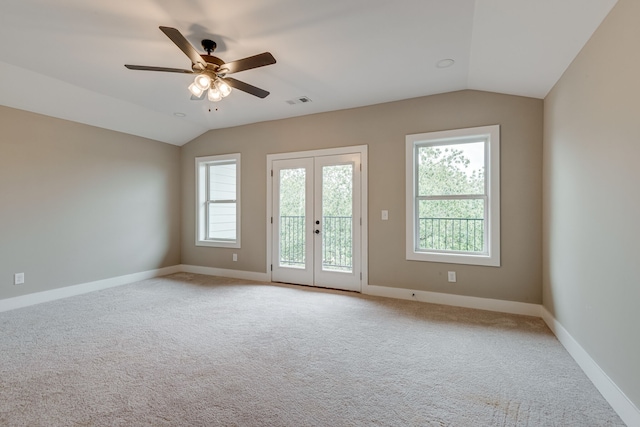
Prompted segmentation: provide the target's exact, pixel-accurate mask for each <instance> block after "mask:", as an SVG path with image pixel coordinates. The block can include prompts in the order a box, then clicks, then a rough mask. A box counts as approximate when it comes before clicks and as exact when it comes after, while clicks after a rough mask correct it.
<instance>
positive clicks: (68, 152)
mask: <svg viewBox="0 0 640 427" xmlns="http://www.w3.org/2000/svg"><path fill="white" fill-rule="evenodd" d="M179 156H180V148H179V147H175V146H172V145H168V144H164V143H160V142H156V141H151V140H147V139H143V138H139V137H135V136H131V135H125V134H122V133H118V132H113V131H108V130H104V129H100V128H95V127H91V126H87V125H83V124H78V123H73V122H68V121H65V120H60V119H55V118H51V117H46V116H41V115H38V114H34V113H29V112H25V111H20V110H15V109H11V108H7V107H0V298H9V297H13V296H18V295H22V294H27V293H32V292H39V291H45V290H49V289H54V288H59V287H64V286H69V285H75V284H79V283H86V282H91V281H95V280H100V279H106V278H112V277H116V276H121V275H125V274H131V273H136V272H141V271H146V270H151V269H156V268H159V267H164V266H170V265H175V264H179V263H180V242H179V235H180V208H179V203H180V193H179V191H180V173H179V169H180V167H179V163H180V160H179V159H180V157H179ZM18 272H24V273H25V275H26V283H25V284H23V285H19V286H14V285H13V274H14V273H18Z"/></svg>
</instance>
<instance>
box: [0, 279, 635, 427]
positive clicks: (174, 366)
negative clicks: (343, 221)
mask: <svg viewBox="0 0 640 427" xmlns="http://www.w3.org/2000/svg"><path fill="white" fill-rule="evenodd" d="M0 327H1V330H2V339H1V341H0V373H1V376H0V394H1V398H0V425H3V426H129V425H148V426H165V425H166V426H580V427H584V426H623V425H624V424H623V422H622V421H621V420H620V418H619V417H618V416H617V415H616V414H615V412H614V411H613V410H612V409H611V407H610V406H609V405H608V404H607V402H606V401H605V400H604V399H603V397H602V396H601V395H600V394H599V393H598V391H597V390H596V389H595V387H594V386H593V385H592V384H591V382H590V381H589V380H588V379H587V377H586V376H585V375H584V373H583V372H582V371H581V370H580V368H579V367H578V366H577V365H576V363H575V362H574V361H573V359H571V357H570V356H569V354H568V353H567V352H566V351H565V350H564V348H563V347H562V346H561V344H560V343H559V342H558V340H557V339H556V338H555V337H554V336H553V334H552V333H551V331H550V330H549V329H548V328H547V327H546V325H545V324H544V322H543V321H542V320H541V319H538V318H533V317H526V316H516V315H508V314H502V313H493V312H487V311H480V310H471V309H463V308H455V307H446V306H439V305H433V304H425V303H421V302H414V301H402V300H393V299H384V298H377V297H369V296H363V295H359V294H354V293H348V292H339V291H329V290H320V289H313V288H306V287H296V286H286V285H274V284H260V283H256V282H248V281H241V280H234V279H227V278H220V277H210V276H202V275H195V274H187V273H179V274H174V275H170V276H166V277H162V278H156V279H151V280H145V281H142V282H138V283H135V284H131V285H126V286H120V287H117V288H112V289H107V290H104V291H99V292H93V293H90V294H86V295H80V296H76V297H72V298H67V299H64V300H59V301H53V302H49V303H44V304H40V305H37V306H32V307H27V308H23V309H18V310H13V311H9V312H5V313H0Z"/></svg>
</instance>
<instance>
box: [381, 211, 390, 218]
mask: <svg viewBox="0 0 640 427" xmlns="http://www.w3.org/2000/svg"><path fill="white" fill-rule="evenodd" d="M381 218H382V220H383V221H388V220H389V211H388V210H383V211H382V214H381Z"/></svg>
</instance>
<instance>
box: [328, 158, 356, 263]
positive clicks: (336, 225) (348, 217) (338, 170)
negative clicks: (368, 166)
mask: <svg viewBox="0 0 640 427" xmlns="http://www.w3.org/2000/svg"><path fill="white" fill-rule="evenodd" d="M352 227H353V165H351V164H347V165H334V166H324V167H323V168H322V269H323V270H331V271H345V272H351V271H352V269H353V255H352V248H353V229H352Z"/></svg>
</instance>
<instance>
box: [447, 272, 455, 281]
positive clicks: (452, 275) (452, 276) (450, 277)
mask: <svg viewBox="0 0 640 427" xmlns="http://www.w3.org/2000/svg"><path fill="white" fill-rule="evenodd" d="M447 279H448V280H449V281H450V282H454V283H455V281H456V272H455V271H448V272H447Z"/></svg>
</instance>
